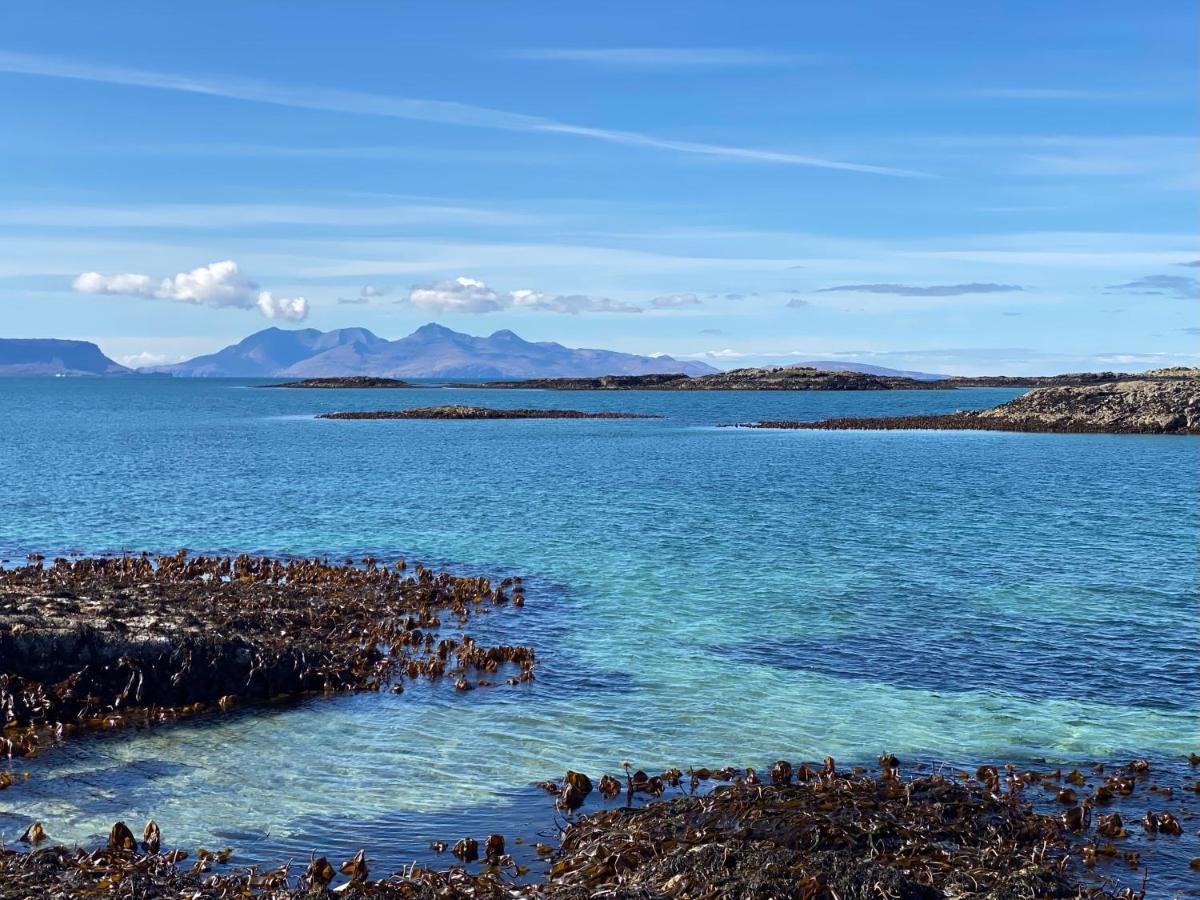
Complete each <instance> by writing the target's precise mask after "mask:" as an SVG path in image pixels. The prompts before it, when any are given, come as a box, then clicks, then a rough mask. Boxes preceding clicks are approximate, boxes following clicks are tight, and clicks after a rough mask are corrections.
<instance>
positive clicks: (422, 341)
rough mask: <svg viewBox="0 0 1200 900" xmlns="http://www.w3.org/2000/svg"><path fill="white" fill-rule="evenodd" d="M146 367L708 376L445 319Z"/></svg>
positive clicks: (254, 338) (252, 372)
mask: <svg viewBox="0 0 1200 900" xmlns="http://www.w3.org/2000/svg"><path fill="white" fill-rule="evenodd" d="M141 371H142V372H154V373H165V374H168V375H174V376H179V377H237V378H256V377H263V378H285V377H286V378H329V377H334V376H345V375H373V376H379V377H387V378H455V379H470V380H476V379H489V378H559V377H584V376H599V375H645V374H653V373H672V372H678V373H683V374H687V375H707V374H711V373H713V372H716V371H717V370H716V369H714V368H713V367H712V366H710V365H708V364H706V363H701V362H680V361H679V360H676V359H672V358H671V357H669V356H637V355H635V354H632V353H618V352H615V351H612V350H586V349H578V350H577V349H572V348H570V347H564V346H563V345H562V344H555V343H552V342H549V341H539V342H532V341H526V340H524V339H522V338H521V337H519V336H517V335H516V334H514V333H513V332H511V331H497V332H495V333H493V334H491V335H488V336H487V337H474V336H472V335H469V334H462V333H461V332H457V331H452V330H451V329H449V328H446V327H444V326H442V325H434V324H429V325H423V326H421V327H420V328H418V329H417V330H416V331H414V332H413V333H412V334H410V335H408V337H403V338H400V339H398V340H394V341H389V340H385V339H384V338H381V337H379V336H378V335H375V334H372V333H371V332H370V331H368V330H367V329H365V328H340V329H337V330H334V331H325V332H322V331H317V330H316V329H314V328H305V329H301V330H297V331H285V330H283V329H281V328H267V329H265V330H263V331H259V332H257V333H255V334H252V335H250V336H249V337H248V338H246V339H245V340H243V341H240V342H239V343H237V344H234V345H233V346H231V347H226V348H225V349H224V350H220V351H218V352H216V353H211V354H208V355H207V356H198V357H196V358H195V359H191V360H188V361H186V362H181V363H177V364H175V365H170V366H155V367H152V368H148V369H142V370H141Z"/></svg>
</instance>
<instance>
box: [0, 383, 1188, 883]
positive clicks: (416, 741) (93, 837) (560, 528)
mask: <svg viewBox="0 0 1200 900" xmlns="http://www.w3.org/2000/svg"><path fill="white" fill-rule="evenodd" d="M264 383H265V382H262V381H253V380H233V379H172V378H155V377H144V378H113V379H104V378H95V379H88V378H60V379H49V378H46V379H2V380H0V558H3V559H4V560H5V562H4V564H6V565H18V564H24V560H25V557H26V555H27V554H30V553H41V554H45V555H46V556H47V557H48V558H49V557H54V556H59V555H64V556H66V555H80V554H82V555H91V554H98V553H118V554H119V553H123V552H140V551H152V552H167V553H170V552H174V551H175V550H177V549H179V548H187V549H188V550H189V551H193V552H203V553H240V552H249V553H255V554H266V555H271V556H281V557H286V556H303V555H318V556H329V557H331V558H334V559H344V558H350V559H356V560H357V559H361V558H362V557H363V556H366V555H371V556H375V557H377V558H379V559H380V560H381V561H387V560H389V559H400V558H403V559H406V560H408V561H409V562H410V564H411V563H412V562H416V561H420V562H422V563H424V564H425V565H427V566H431V567H436V568H445V569H448V570H450V571H452V572H456V573H470V574H485V575H488V576H490V577H493V578H502V577H505V576H508V575H520V576H521V577H522V578H523V579H524V583H525V585H526V590H527V603H526V605H525V607H524V608H521V609H515V608H504V609H498V610H496V611H494V612H493V613H491V614H490V615H489V616H487V617H486V619H485V620H480V621H473V622H471V623H469V624H468V626H467V629H468V631H470V632H471V633H472V634H475V635H477V636H481V637H486V638H488V639H489V640H505V641H514V642H520V643H528V644H532V645H534V646H535V648H536V650H537V654H538V659H539V663H538V667H537V670H536V674H537V677H536V680H535V681H533V682H532V683H531V684H527V685H519V686H515V687H509V686H500V687H496V688H492V689H486V690H483V689H481V690H475V691H472V692H470V693H469V694H459V693H457V692H455V691H454V690H453V689H452V688H451V686H450V685H448V684H434V685H429V684H421V683H413V684H410V685H409V686H408V688H407V689H406V691H405V692H404V693H403V694H400V695H394V694H390V693H379V694H374V693H372V694H353V695H342V696H329V697H312V698H309V699H306V700H303V701H300V702H296V703H292V704H283V705H275V706H270V707H263V708H246V709H240V710H236V711H233V712H230V713H227V714H213V715H211V716H206V717H203V718H199V719H193V720H188V721H186V722H182V723H179V724H176V725H170V726H162V727H155V728H149V729H142V730H124V731H115V732H108V733H104V734H99V735H95V736H92V737H88V738H85V739H81V740H77V741H73V742H70V743H67V744H64V745H62V746H59V747H54V748H51V749H49V750H47V751H46V752H44V753H43V754H41V755H40V756H38V757H36V758H33V759H18V760H13V761H11V763H9V764H8V765H9V767H10V768H11V769H12V770H13V771H14V772H17V773H18V774H19V775H22V776H23V775H24V774H25V773H28V775H29V777H28V779H27V780H22V781H20V782H19V783H18V784H17V785H14V786H13V787H12V788H10V789H8V790H6V791H3V792H0V839H3V840H4V841H6V842H11V841H13V840H14V839H15V838H16V837H17V836H18V835H19V834H20V833H21V831H23V830H24V828H25V826H26V825H28V824H29V823H30V822H31V821H34V820H37V821H41V822H42V823H43V825H44V827H45V830H46V832H47V833H48V834H49V835H50V836H51V837H52V838H54V839H56V840H58V841H63V842H67V843H70V842H75V841H78V842H82V843H92V842H95V841H97V840H103V837H104V836H105V835H106V834H107V833H108V830H109V828H110V827H111V826H112V824H113V822H114V821H116V820H118V819H120V820H124V821H127V822H129V823H130V824H131V827H133V828H134V830H135V831H137V832H139V833H140V830H141V825H142V824H143V822H144V820H146V819H150V818H153V819H155V820H156V821H157V822H158V823H159V825H160V826H161V828H162V831H163V836H164V844H165V845H169V846H180V847H184V848H196V847H200V846H204V847H207V848H208V849H214V848H219V847H225V846H228V847H231V848H232V849H233V851H234V856H233V862H234V863H241V864H246V863H251V862H257V863H263V864H278V863H280V862H284V861H288V860H291V861H293V862H294V863H295V864H296V865H297V866H300V867H302V866H303V865H304V864H306V863H307V861H308V858H309V855H310V853H311V852H313V851H317V852H319V853H322V854H328V855H329V856H330V858H331V859H333V858H335V857H338V854H341V853H344V854H345V856H346V857H349V856H350V855H352V854H353V853H354V852H355V851H356V850H357V849H358V848H359V847H364V848H366V849H367V852H368V857H369V858H370V859H372V860H373V861H374V862H373V863H372V871H373V872H381V871H386V870H388V869H391V868H398V867H401V866H404V865H407V864H411V863H413V862H421V863H426V864H428V863H435V864H437V863H440V864H446V863H448V862H451V861H452V860H450V859H446V858H443V857H438V856H437V854H436V853H435V852H434V851H433V850H431V849H430V844H431V842H433V841H438V840H444V841H449V842H451V843H452V842H453V841H454V840H456V839H457V838H459V837H462V836H464V835H468V834H473V835H475V836H477V837H483V836H485V835H486V834H487V833H488V832H490V831H497V830H500V831H503V830H506V829H507V830H508V831H509V833H510V834H512V833H514V831H521V830H522V829H523V830H524V832H526V833H527V834H528V835H529V841H528V843H529V844H532V842H533V840H535V839H546V838H544V837H537V835H546V836H552V835H553V833H554V831H555V816H556V814H555V811H554V810H553V805H552V800H551V798H549V797H547V796H546V794H544V793H543V792H542V791H540V790H538V789H537V788H536V787H533V785H534V784H535V783H536V782H538V781H541V780H543V779H547V778H553V777H561V776H562V775H563V773H564V772H566V770H568V769H574V770H577V771H582V772H585V773H589V774H591V775H592V776H593V778H598V776H599V775H600V774H603V773H605V772H613V773H617V774H621V773H623V769H622V764H623V763H624V762H629V763H630V764H631V765H632V766H634V767H639V768H643V769H645V770H647V771H655V770H661V769H662V768H666V767H670V766H680V767H681V768H686V767H687V766H689V765H693V766H701V765H703V766H710V767H714V766H723V765H726V764H729V765H735V766H760V767H761V766H769V765H770V763H771V762H773V761H774V760H776V759H789V760H792V761H796V762H799V761H801V760H808V761H819V760H820V759H821V758H823V757H824V756H826V755H830V756H833V757H834V758H835V760H837V761H839V764H841V763H842V761H845V764H847V765H849V764H853V763H863V764H866V763H870V762H873V761H874V760H875V758H876V757H877V756H878V755H879V754H880V753H883V752H888V753H894V754H896V755H897V756H898V757H899V758H900V760H901V762H902V770H903V769H905V768H907V769H909V770H910V771H915V770H916V767H918V766H920V767H922V768H921V771H937V770H943V771H951V772H953V771H958V770H966V771H974V768H975V766H976V765H978V764H981V763H984V762H991V763H1004V762H1012V763H1014V764H1016V765H1018V766H1020V767H1022V768H1030V767H1035V768H1036V767H1045V768H1049V769H1053V768H1056V767H1058V766H1065V767H1067V768H1071V767H1074V766H1083V765H1084V764H1092V763H1096V762H1108V763H1109V764H1111V763H1113V762H1122V761H1127V760H1130V759H1134V758H1147V759H1149V760H1151V763H1152V766H1154V767H1155V769H1154V771H1156V772H1161V773H1163V774H1162V776H1161V777H1162V778H1163V779H1164V780H1165V781H1167V782H1170V783H1173V784H1184V785H1186V784H1189V783H1190V782H1191V781H1195V779H1196V778H1197V777H1200V770H1197V769H1195V768H1191V769H1189V767H1188V765H1187V762H1186V757H1187V755H1188V753H1190V752H1195V751H1200V615H1198V613H1200V477H1197V476H1198V475H1200V438H1196V437H1176V436H1128V435H1120V436H1118V435H1077V434H1069V435H1053V434H1014V433H994V432H964V431H958V432H937V431H894V432H879V431H873V432H855V431H836V432H823V431H770V430H753V429H739V428H728V427H722V426H727V425H733V424H737V423H744V422H751V421H756V420H762V419H797V420H816V419H823V418H830V417H845V416H885V415H908V414H917V413H930V414H932V413H945V412H953V411H956V410H960V409H976V408H984V407H990V406H993V405H995V404H997V403H1001V402H1004V401H1006V400H1009V399H1011V398H1012V397H1014V396H1016V395H1018V394H1019V393H1020V391H1017V390H1012V389H982V388H976V389H963V390H955V391H945V390H930V391H870V392H820V391H814V392H806V391H802V392H756V391H747V392H655V391H630V392H624V391H618V392H558V391H542V390H489V389H481V388H477V387H457V388H455V387H445V386H438V385H435V384H428V385H423V386H420V387H417V388H413V389H404V390H282V389H271V390H267V389H263V388H262V384H264ZM445 403H464V404H476V405H487V406H494V407H551V408H570V409H578V410H596V411H599V410H609V411H629V412H637V413H651V414H655V415H658V416H660V417H661V418H656V419H638V420H505V421H407V420H400V421H398V420H391V421H329V420H321V419H317V418H316V416H317V415H318V414H319V413H322V412H328V411H344V410H371V409H399V408H405V407H412V406H432V405H439V404H445ZM451 631H453V629H451ZM2 765H3V763H0V766H2ZM1189 778H1190V781H1189ZM595 802H598V801H595ZM1186 802H1188V801H1186V800H1185V799H1184V798H1182V797H1181V796H1180V795H1179V793H1178V792H1177V794H1176V797H1175V798H1174V799H1173V800H1171V801H1161V802H1160V801H1155V804H1154V806H1155V807H1156V808H1157V807H1159V806H1162V807H1163V808H1172V809H1177V810H1181V811H1184V812H1186V811H1187V810H1188V809H1189V808H1190V809H1192V810H1193V811H1194V809H1195V808H1196V807H1197V805H1198V803H1200V797H1198V798H1194V799H1193V800H1192V801H1190V802H1191V803H1192V806H1191V807H1187V806H1180V804H1181V803H1186ZM558 824H561V815H560V816H559V820H558ZM1185 826H1186V830H1187V832H1188V834H1187V835H1185V837H1184V838H1182V839H1169V838H1165V837H1161V836H1160V837H1159V838H1144V837H1139V838H1137V840H1138V841H1139V842H1140V845H1142V847H1141V849H1142V850H1143V859H1144V862H1145V863H1146V866H1148V867H1149V868H1150V871H1151V882H1150V884H1151V886H1152V888H1155V889H1159V890H1163V891H1167V893H1162V894H1158V895H1157V896H1173V895H1174V894H1173V893H1171V891H1175V892H1180V893H1179V895H1180V896H1197V895H1198V894H1196V893H1191V891H1192V890H1193V889H1194V888H1195V883H1194V881H1193V880H1190V879H1192V878H1193V877H1194V876H1189V874H1188V871H1189V870H1188V867H1187V858H1188V857H1190V856H1197V855H1200V851H1198V850H1197V848H1196V846H1195V844H1196V838H1195V832H1196V828H1197V821H1196V820H1195V819H1194V818H1193V819H1190V820H1186V821H1185ZM1171 840H1174V841H1175V843H1174V844H1172V843H1170V841H1171ZM510 846H511V842H510ZM338 858H340V857H338ZM1112 874H1114V875H1120V877H1122V878H1127V877H1128V876H1127V875H1121V873H1118V872H1115V871H1114V872H1113V873H1112ZM1136 874H1137V875H1138V877H1139V878H1140V872H1138V873H1136ZM1134 883H1135V884H1136V883H1137V882H1136V881H1135V882H1134ZM1149 895H1150V896H1156V894H1155V893H1154V891H1153V890H1151V892H1150V894H1149Z"/></svg>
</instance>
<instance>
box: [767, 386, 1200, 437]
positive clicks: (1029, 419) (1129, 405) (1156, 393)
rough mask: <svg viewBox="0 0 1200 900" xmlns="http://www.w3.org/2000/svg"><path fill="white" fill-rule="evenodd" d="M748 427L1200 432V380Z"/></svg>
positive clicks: (1041, 391)
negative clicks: (928, 412)
mask: <svg viewBox="0 0 1200 900" xmlns="http://www.w3.org/2000/svg"><path fill="white" fill-rule="evenodd" d="M746 427H751V428H799V429H819V430H834V431H837V430H867V431H897V430H906V429H923V430H925V429H927V430H950V431H1029V432H1055V433H1097V434H1200V379H1197V378H1180V379H1167V380H1150V379H1136V380H1127V381H1119V382H1114V383H1111V384H1097V385H1091V386H1088V387H1048V388H1035V389H1034V390H1032V391H1030V392H1029V393H1028V394H1024V395H1023V396H1020V397H1017V398H1016V399H1015V400H1010V401H1009V402H1008V403H1005V404H1002V405H1001V406H997V407H995V408H993V409H986V410H980V411H972V412H957V413H950V414H949V415H941V416H893V417H888V418H874V419H872V418H861V419H827V420H825V421H822V422H793V421H775V422H772V421H766V422H754V423H750V424H749V425H748V426H746Z"/></svg>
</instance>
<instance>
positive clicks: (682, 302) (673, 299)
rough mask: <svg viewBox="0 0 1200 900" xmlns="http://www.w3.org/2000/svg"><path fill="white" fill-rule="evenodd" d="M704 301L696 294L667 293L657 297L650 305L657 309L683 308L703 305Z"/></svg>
mask: <svg viewBox="0 0 1200 900" xmlns="http://www.w3.org/2000/svg"><path fill="white" fill-rule="evenodd" d="M703 304H704V301H703V300H701V299H700V298H699V297H697V296H696V295H695V294H665V295H664V296H662V297H655V298H654V299H653V300H651V301H650V305H651V306H653V307H654V308H655V309H682V308H684V307H687V306H702V305H703Z"/></svg>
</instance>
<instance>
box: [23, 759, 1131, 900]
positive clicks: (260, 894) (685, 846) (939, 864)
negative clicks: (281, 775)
mask: <svg viewBox="0 0 1200 900" xmlns="http://www.w3.org/2000/svg"><path fill="white" fill-rule="evenodd" d="M832 762H833V761H832V760H828V759H827V760H826V763H825V765H824V766H823V767H822V768H821V769H816V768H811V767H809V766H806V765H801V766H792V765H791V764H779V763H777V764H776V765H775V766H774V767H773V768H772V771H771V782H770V783H767V782H766V781H765V780H764V779H763V778H761V777H759V776H758V775H757V773H754V772H753V770H749V769H747V770H744V771H742V770H736V769H721V770H712V771H709V770H689V771H688V773H687V775H688V776H690V780H691V783H692V784H693V785H694V784H695V783H696V782H697V781H707V780H716V781H719V782H724V783H722V784H719V785H718V786H717V787H716V788H715V789H714V790H712V791H711V792H710V793H708V794H704V795H694V794H693V795H688V796H678V797H674V798H672V799H661V800H660V799H651V800H650V802H648V804H647V805H645V806H642V807H640V808H633V807H629V806H625V807H619V808H613V809H606V810H600V811H598V812H593V813H590V814H587V815H583V816H580V817H578V818H575V819H572V820H570V821H568V822H567V823H566V825H565V827H564V830H563V832H562V840H561V846H560V847H559V848H558V849H554V848H551V847H548V846H544V845H541V844H539V845H538V846H537V851H538V853H539V855H542V856H546V857H548V863H549V868H548V870H547V871H546V872H545V873H544V875H543V876H542V877H541V878H540V879H539V880H536V881H533V882H526V883H520V882H519V881H518V880H517V879H515V878H513V876H514V875H515V876H521V875H524V874H525V873H526V871H527V870H525V869H524V868H523V867H521V866H517V865H515V864H514V862H513V860H512V858H511V857H510V856H507V855H506V854H505V840H504V837H503V835H500V834H493V835H490V836H488V837H487V839H486V841H485V842H484V846H483V847H482V849H483V853H482V854H481V853H480V850H481V846H480V842H479V841H477V840H476V839H475V838H463V839H462V840H460V841H459V842H458V844H456V845H455V848H454V855H455V856H456V857H457V858H458V859H459V860H461V864H460V865H455V866H451V867H450V868H448V869H444V870H431V869H425V868H421V867H417V866H413V867H410V868H406V869H405V870H403V871H401V872H397V873H394V874H391V875H387V876H385V877H382V878H379V879H378V880H375V881H372V880H370V879H369V875H370V870H369V868H368V863H369V862H370V860H369V858H368V857H367V856H366V853H365V852H364V851H359V852H358V853H357V854H356V855H355V856H354V857H353V858H351V859H349V860H346V861H345V862H343V863H341V865H340V866H336V865H335V864H334V863H331V862H330V861H329V860H328V859H327V858H326V857H323V856H316V855H314V856H313V858H312V859H311V860H310V861H309V862H308V864H307V866H306V867H303V868H301V867H296V868H295V871H293V870H292V867H289V866H281V867H279V868H276V869H270V870H261V869H259V868H257V867H251V868H249V869H242V870H235V871H230V872H218V871H215V870H214V868H213V867H214V864H215V865H221V864H223V863H224V862H225V861H226V859H227V858H228V854H225V856H224V857H222V855H221V854H212V853H209V852H207V851H199V852H198V854H197V859H196V861H195V862H194V863H193V864H191V865H190V867H185V866H183V865H180V863H181V862H182V861H184V860H186V858H187V855H186V854H185V853H182V852H181V851H171V852H155V851H156V850H157V846H158V842H159V840H160V834H159V831H158V827H157V825H154V824H153V823H151V824H150V825H147V826H146V830H145V832H144V834H145V836H146V837H145V840H144V841H143V843H142V845H141V848H140V850H139V849H138V848H137V847H136V846H135V844H134V839H133V835H132V832H131V831H130V830H129V829H128V828H127V827H126V826H125V825H124V824H123V823H117V825H115V826H114V828H113V835H112V836H110V838H109V842H108V847H107V848H104V849H99V850H95V851H92V852H88V851H85V850H82V849H78V848H77V849H75V850H67V849H66V848H63V847H51V848H46V849H41V850H32V851H30V852H28V853H17V852H15V851H9V850H4V849H2V848H0V900H18V898H21V900H24V898H26V897H35V896H36V897H42V896H45V897H54V898H60V900H82V898H85V897H87V898H90V897H95V896H97V895H101V894H102V893H103V892H104V891H106V890H109V891H111V890H114V889H117V888H119V889H120V890H119V892H118V893H113V894H110V895H111V896H130V897H139V898H140V897H145V898H158V897H164V898H165V897H187V898H191V900H232V898H235V897H236V898H247V897H251V898H255V897H256V898H262V900H302V898H308V900H314V898H317V897H326V896H329V893H328V892H332V894H333V896H338V897H346V898H357V900H401V898H405V900H412V898H430V900H432V898H489V900H493V898H519V897H526V898H530V897H544V898H555V900H584V898H591V897H606V898H620V900H650V898H706V900H751V898H764V897H770V898H780V900H785V898H791V900H946V898H960V897H972V898H982V900H1026V898H1075V900H1120V898H1125V900H1145V897H1146V896H1147V895H1146V881H1145V880H1144V879H1143V880H1142V884H1141V888H1140V889H1136V890H1135V889H1134V888H1124V889H1122V890H1121V891H1120V892H1119V893H1118V892H1113V891H1110V890H1108V889H1106V888H1104V887H1102V886H1101V885H1100V882H1098V881H1085V880H1083V877H1084V876H1082V875H1081V871H1082V870H1081V867H1080V865H1079V863H1080V856H1081V854H1082V855H1083V856H1084V857H1086V851H1087V848H1088V846H1090V844H1089V843H1084V838H1083V836H1081V835H1077V834H1075V833H1074V832H1073V830H1072V828H1071V827H1069V826H1068V825H1067V824H1065V821H1064V817H1063V816H1061V815H1049V814H1040V813H1038V812H1036V811H1035V810H1034V807H1033V805H1032V804H1031V803H1030V802H1028V801H1027V800H1026V799H1025V797H1024V793H1023V791H1024V789H1025V787H1026V786H1027V785H1041V784H1042V783H1043V782H1048V783H1053V782H1056V781H1057V780H1058V774H1050V775H1035V773H1021V774H1016V773H1010V774H1009V777H1008V778H1007V779H1005V783H1006V786H1007V790H998V787H999V785H998V784H997V783H996V781H995V779H994V778H993V775H995V776H996V777H998V771H997V770H996V769H995V767H991V766H988V767H983V769H981V773H982V775H981V776H980V777H979V778H977V779H972V778H970V777H969V776H967V775H966V773H961V774H960V775H959V776H958V778H957V780H955V779H954V778H946V777H942V776H941V775H924V776H919V777H916V778H913V779H910V780H905V779H902V778H901V777H899V775H898V773H897V771H896V767H895V766H884V767H883V769H882V771H881V774H880V775H879V776H878V777H873V776H871V775H868V774H866V772H865V770H863V769H861V768H860V769H857V770H856V771H857V772H859V773H861V774H855V772H854V771H851V772H845V773H839V772H838V771H837V770H836V767H835V766H833V765H831V763H832ZM1027 776H1029V777H1027ZM684 777H685V776H684V773H682V772H680V771H679V770H678V769H672V770H669V771H667V772H663V773H662V774H661V775H654V776H650V775H646V773H644V772H640V771H639V772H632V771H629V770H628V769H627V771H626V778H625V781H626V789H627V794H628V795H629V796H633V795H634V794H646V795H648V796H649V797H651V798H654V797H657V795H658V793H661V789H662V788H661V786H662V785H664V784H672V783H674V784H680V783H682V781H683V779H684ZM605 778H606V779H610V780H611V781H616V779H613V778H612V776H605ZM585 781H586V783H585ZM988 782H991V784H989V783H988ZM602 783H603V781H602ZM588 785H590V779H587V777H586V776H584V775H581V774H580V773H575V772H571V773H568V775H567V777H566V778H564V779H563V781H562V783H561V787H560V786H559V783H557V782H547V783H546V784H545V785H544V786H545V787H546V789H547V790H548V791H549V790H550V788H551V787H552V786H553V787H556V788H559V789H560V790H562V791H568V790H570V791H583V790H584V788H586V787H587V786H588ZM1110 824H1111V823H1110ZM114 836H115V837H114ZM151 840H153V842H154V849H151V845H150V843H149V842H150V841H151ZM442 848H443V849H444V845H442ZM481 856H482V858H481ZM465 865H471V866H473V867H474V868H473V870H468V869H467V868H465ZM338 872H341V873H343V875H344V876H348V880H347V879H343V880H342V883H340V884H336V885H335V884H334V882H335V880H336V879H337V878H338V874H337V873H338Z"/></svg>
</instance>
